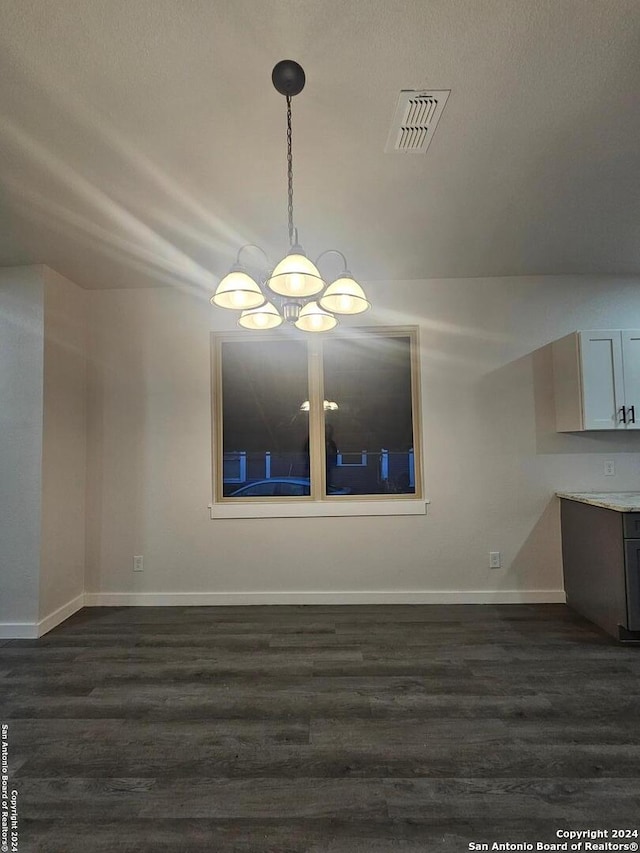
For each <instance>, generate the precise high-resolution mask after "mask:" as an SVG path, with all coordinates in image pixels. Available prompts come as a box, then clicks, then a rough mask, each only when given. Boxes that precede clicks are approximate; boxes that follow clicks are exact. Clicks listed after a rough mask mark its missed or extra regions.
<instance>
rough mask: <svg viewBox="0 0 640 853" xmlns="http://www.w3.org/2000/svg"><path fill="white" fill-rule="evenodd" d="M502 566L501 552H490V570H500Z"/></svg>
mask: <svg viewBox="0 0 640 853" xmlns="http://www.w3.org/2000/svg"><path fill="white" fill-rule="evenodd" d="M501 566H502V560H501V558H500V551H489V568H490V569H499V568H500V567H501Z"/></svg>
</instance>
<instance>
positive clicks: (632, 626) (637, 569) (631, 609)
mask: <svg viewBox="0 0 640 853" xmlns="http://www.w3.org/2000/svg"><path fill="white" fill-rule="evenodd" d="M624 563H625V571H626V575H627V618H628V619H629V622H628V624H627V628H629V630H630V631H640V539H625V541H624Z"/></svg>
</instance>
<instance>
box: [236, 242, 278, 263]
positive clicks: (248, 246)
mask: <svg viewBox="0 0 640 853" xmlns="http://www.w3.org/2000/svg"><path fill="white" fill-rule="evenodd" d="M245 249H257V250H258V251H259V252H262V254H263V255H264V259H265V261H266V262H267V266H269V264H270V261H269V256H268V255H267V253H266V252H265V250H264V249H263V248H262V246H258V245H257V244H256V243H245V244H244V246H240V248H239V249H238V255H237V257H236V264H237V265H238V266H240V255H241V254H242V253H243V252H244V250H245Z"/></svg>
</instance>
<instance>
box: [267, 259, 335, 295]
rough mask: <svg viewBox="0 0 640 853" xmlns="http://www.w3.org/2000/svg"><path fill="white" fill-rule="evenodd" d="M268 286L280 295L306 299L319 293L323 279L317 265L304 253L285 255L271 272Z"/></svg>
mask: <svg viewBox="0 0 640 853" xmlns="http://www.w3.org/2000/svg"><path fill="white" fill-rule="evenodd" d="M269 287H270V288H271V290H273V292H274V293H278V294H280V296H289V297H291V298H293V299H306V298H307V297H308V296H313V295H314V294H316V293H320V291H321V290H322V288H323V287H324V281H323V280H322V277H321V275H320V273H319V272H318V269H317V267H316V266H315V264H313V263H312V262H311V261H310V260H309V258H307V257H305V255H301V254H298V253H297V252H293V253H292V254H290V255H286V257H284V258H283V259H282V260H281V261H280V263H279V264H278V265H277V266H276V268H275V269H274V271H273V272H272V273H271V278H270V279H269Z"/></svg>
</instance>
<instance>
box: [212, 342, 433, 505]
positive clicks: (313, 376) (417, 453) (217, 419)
mask: <svg viewBox="0 0 640 853" xmlns="http://www.w3.org/2000/svg"><path fill="white" fill-rule="evenodd" d="M363 337H367V338H369V339H370V338H371V337H384V338H389V337H405V338H406V337H408V338H409V339H410V359H411V405H412V423H413V460H414V480H415V494H397V495H388V494H383V495H326V494H325V491H326V468H325V459H324V448H325V443H324V415H325V412H324V406H323V402H324V388H323V362H322V346H323V340H322V337H321V336H317V337H313V338H312V337H308V338H305V339H304V343H305V344H306V345H307V347H308V350H307V352H308V366H309V400H310V411H309V451H310V453H309V463H310V478H311V494H310V495H309V496H301V497H290V498H285V497H279V498H269V499H264V498H262V497H255V498H228V497H227V498H225V497H224V496H223V495H222V486H223V470H222V462H223V440H222V439H223V437H222V422H223V420H222V408H223V401H222V345H223V344H224V343H226V342H229V341H234V342H237V341H242V340H244V341H247V342H250V341H259V340H264V341H286V340H291V337H290V335H285V334H282V333H280V334H279V333H277V332H276V333H273V332H272V333H266V334H256V333H252V334H251V336H250V337H249V336H248V335H247V332H212V333H211V405H212V445H211V447H212V458H213V465H212V481H213V482H212V484H213V499H212V502H211V503H210V504H209V510H210V515H211V518H212V519H218V518H228V519H231V518H308V517H313V516H381V515H424V514H425V513H426V508H427V504H428V503H429V501H428V500H426V498H425V497H424V494H423V476H422V467H423V455H422V418H421V399H420V357H419V354H420V344H419V335H418V328H417V327H416V326H391V327H388V326H376V327H373V328H369V327H357V328H352V329H346V330H340V331H339V332H332V333H331V339H335V338H349V339H358V338H360V339H362V338H363Z"/></svg>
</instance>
